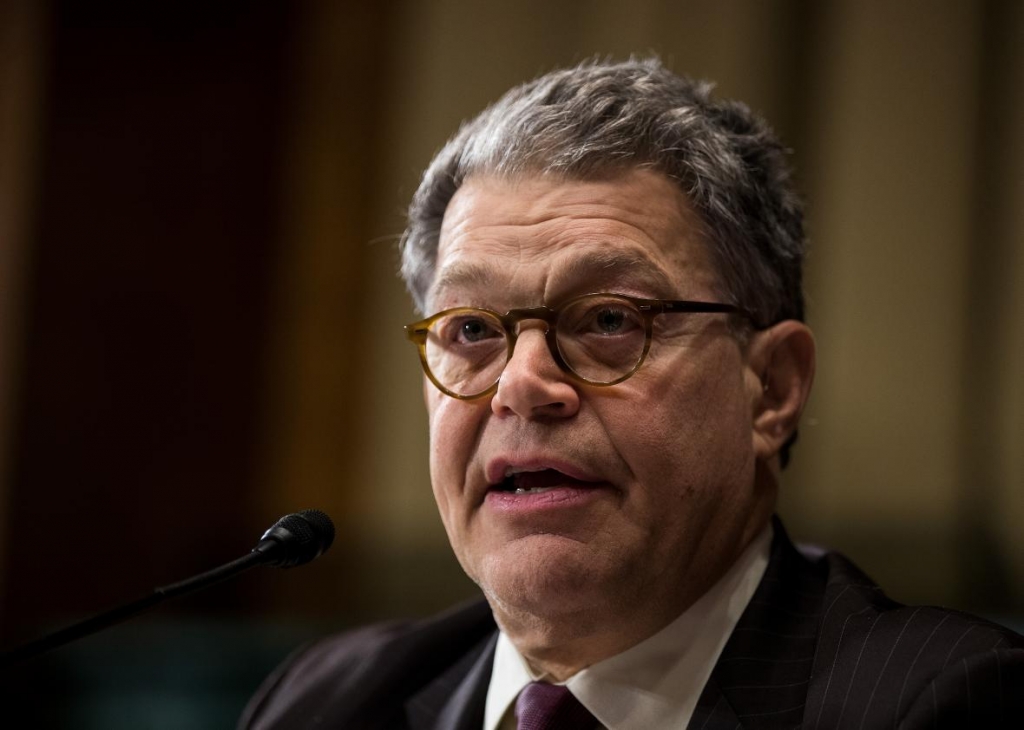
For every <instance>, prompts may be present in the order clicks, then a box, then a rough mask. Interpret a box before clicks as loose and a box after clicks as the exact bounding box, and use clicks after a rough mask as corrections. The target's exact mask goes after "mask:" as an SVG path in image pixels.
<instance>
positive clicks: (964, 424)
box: [923, 0, 1020, 612]
mask: <svg viewBox="0 0 1024 730" xmlns="http://www.w3.org/2000/svg"><path fill="white" fill-rule="evenodd" d="M978 7H979V12H980V13H981V23H980V28H981V30H980V32H981V37H980V39H979V43H978V52H979V56H978V64H977V84H976V88H977V99H976V101H975V104H976V109H977V118H976V127H975V138H974V140H973V144H974V150H975V154H974V170H973V174H974V180H973V185H972V190H973V200H972V201H971V204H972V207H973V214H972V226H971V231H970V236H971V239H970V241H968V242H967V250H968V255H967V265H968V267H969V271H968V275H967V281H968V295H967V297H968V298H967V301H968V311H967V313H966V314H967V316H966V318H965V328H966V329H965V331H964V333H963V336H962V338H961V340H960V341H961V342H962V343H963V347H964V349H963V366H962V383H963V386H962V388H961V389H960V393H961V397H962V399H963V400H962V412H963V417H962V418H961V420H960V423H961V443H962V447H963V453H964V459H963V461H962V463H963V473H962V474H961V475H960V479H959V488H960V500H959V507H960V509H959V517H960V520H959V522H960V524H959V531H960V539H961V540H962V545H961V550H960V551H959V555H960V557H961V583H960V584H961V586H962V591H963V593H962V596H961V597H960V600H959V602H958V603H959V605H961V606H964V607H968V608H972V607H973V608H976V610H984V611H988V612H992V611H997V612H998V611H1006V610H1009V609H1010V608H1012V607H1011V606H1009V605H1007V602H1008V601H1011V600H1012V591H1010V590H1009V589H1008V587H1009V581H1010V580H1011V578H1010V571H1009V568H1008V566H1007V565H1006V562H1005V559H1004V558H1003V555H1002V551H1001V549H1000V546H999V545H998V543H997V536H996V534H995V526H994V524H993V520H994V519H995V517H996V516H997V513H998V509H999V496H998V491H997V487H998V484H997V480H998V479H999V474H998V472H997V471H996V463H997V458H998V452H997V448H996V447H997V443H998V439H997V438H996V437H997V435H998V434H997V429H998V428H999V424H998V423H997V422H996V419H995V416H994V414H996V413H997V412H998V405H997V404H998V402H999V398H1000V392H999V390H1000V382H999V377H998V376H999V358H1000V355H1001V352H1000V339H1001V336H1002V335H1001V333H1004V332H1007V331H1008V330H1007V329H1006V328H1005V321H1006V317H1007V316H1008V313H1007V312H1006V311H1005V308H1004V307H1003V306H1002V304H1003V301H1004V298H1003V297H1004V294H1005V293H1006V292H1007V291H1008V288H1007V286H1005V285H1004V284H1006V282H1004V281H1003V274H1004V265H1003V262H1005V261H1006V251H1007V249H1008V247H1009V246H1012V245H1017V244H1016V243H1015V242H1013V241H1010V240H1009V239H1008V236H1007V235H1006V231H1005V230H1003V228H1002V224H1001V221H1002V220H1005V218H1006V212H1005V211H1004V210H1003V209H1002V206H1003V205H1004V204H1005V197H1004V196H1002V195H1000V194H999V190H1000V187H1001V185H1002V184H1003V183H1002V181H1003V180H1005V179H1007V178H1008V176H1009V174H1010V172H1009V170H1007V163H1008V161H1009V158H1008V157H1007V156H1006V155H1005V154H1004V145H1007V144H1010V143H1011V141H1012V140H1013V137H1014V136H1015V135H1017V134H1019V130H1016V129H1011V128H1010V127H1009V126H1008V119H1007V115H1006V114H1005V113H1004V108H1005V107H1004V105H1005V104H1006V95H1007V93H1008V91H1009V90H1010V89H1012V88H1013V84H1014V83H1015V81H1014V79H1013V78H1012V75H1011V71H1010V69H1011V68H1012V66H1011V64H1010V63H1009V61H1010V58H1011V54H1012V52H1013V49H1014V47H1015V45H1016V44H1018V43H1019V42H1020V39H1019V38H1016V37H1013V31H1014V30H1015V29H1016V28H1018V27H1020V26H1019V23H1013V22H1011V18H1012V16H1013V14H1014V13H1016V12H1020V11H1019V4H1017V3H1015V2H1013V0H1009V1H1004V0H986V1H985V2H983V3H981V4H980V5H979V6H978ZM923 123H927V121H925V122H923ZM939 397H941V394H939Z"/></svg>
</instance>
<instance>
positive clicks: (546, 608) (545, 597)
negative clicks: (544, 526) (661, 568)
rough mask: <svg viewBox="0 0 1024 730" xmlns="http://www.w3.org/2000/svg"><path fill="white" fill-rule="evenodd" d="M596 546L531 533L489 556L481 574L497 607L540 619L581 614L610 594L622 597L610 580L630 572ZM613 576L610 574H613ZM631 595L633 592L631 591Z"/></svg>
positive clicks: (488, 595) (487, 594)
mask: <svg viewBox="0 0 1024 730" xmlns="http://www.w3.org/2000/svg"><path fill="white" fill-rule="evenodd" d="M596 552H597V551H595V550H594V549H593V548H592V546H590V545H587V544H585V543H581V542H579V541H577V540H572V539H569V538H565V537H561V536H557V535H532V536H530V537H527V538H521V539H520V540H517V541H515V542H514V543H512V544H507V545H505V546H503V547H502V549H500V550H498V551H495V552H493V553H491V554H490V555H488V556H487V557H486V558H485V559H484V560H483V562H482V564H481V566H480V572H479V575H478V576H477V578H478V580H477V582H478V583H479V585H480V587H481V588H482V589H483V591H484V594H485V595H486V596H487V598H488V600H489V601H490V603H491V605H492V607H494V608H495V609H497V610H500V611H502V612H505V613H509V614H520V615H522V614H528V615H533V616H538V617H545V616H549V617H552V618H554V617H556V616H572V615H578V614H579V613H580V612H584V611H592V610H594V609H595V608H596V607H597V606H598V605H599V603H600V601H602V600H607V599H608V597H609V596H620V595H623V594H622V593H621V592H620V591H621V590H622V589H621V588H619V589H614V588H610V587H609V585H610V584H615V583H619V582H620V581H617V580H615V579H614V578H613V577H612V576H613V575H614V574H616V573H620V574H623V573H628V571H627V570H625V568H624V566H617V567H618V570H615V567H616V566H612V565H609V560H608V558H607V556H603V555H600V554H595V553H596ZM610 574H611V575H610ZM626 595H628V593H627V594H626Z"/></svg>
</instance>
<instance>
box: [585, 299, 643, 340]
mask: <svg viewBox="0 0 1024 730" xmlns="http://www.w3.org/2000/svg"><path fill="white" fill-rule="evenodd" d="M568 314H569V317H568V318H567V322H566V324H569V325H570V327H571V330H570V331H572V332H574V333H575V334H576V336H585V335H597V336H602V337H612V336H623V335H631V334H634V333H636V332H638V331H643V318H642V317H641V315H640V313H639V312H637V311H636V310H635V309H634V308H633V307H631V306H629V305H628V304H626V303H623V302H618V301H603V302H592V303H590V306H587V307H586V308H585V309H583V308H581V309H580V310H579V311H577V310H575V309H573V310H572V311H570V312H569V313H568Z"/></svg>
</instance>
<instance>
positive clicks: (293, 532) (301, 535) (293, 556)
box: [0, 509, 334, 669]
mask: <svg viewBox="0 0 1024 730" xmlns="http://www.w3.org/2000/svg"><path fill="white" fill-rule="evenodd" d="M333 542H334V523H333V522H331V518H330V517H328V516H327V515H326V514H325V513H323V512H321V511H320V510H315V509H307V510H303V511H302V512H296V513H294V514H290V515H285V516H284V517H282V518H281V519H279V520H278V521H277V522H275V523H274V524H273V526H272V527H271V528H270V529H269V530H267V531H266V532H265V533H263V537H261V538H260V541H259V542H258V543H257V544H256V547H254V548H253V549H252V550H251V551H250V552H249V553H248V554H247V555H243V556H242V557H240V558H238V559H237V560H233V561H231V562H230V563H226V564H224V565H221V566H220V567H218V568H214V569H213V570H208V571H207V572H205V573H200V574H199V575H195V576H192V577H191V578H186V579H185V580H183V581H179V582H178V583H171V584H170V585H166V586H162V587H158V588H154V589H153V592H152V593H151V594H150V595H148V596H145V597H143V598H140V599H139V600H137V601H133V602H131V603H127V604H125V605H123V606H119V607H117V608H115V609H113V610H110V611H107V612H106V613H101V614H99V615H98V616H93V617H92V618H89V619H86V620H84V621H80V622H78V623H76V624H72V625H71V626H68V627H66V628H64V629H61V630H59V631H57V632H55V633H52V634H49V635H47V636H44V637H42V638H41V639H37V640H36V641H32V642H29V643H28V644H24V645H22V646H20V647H18V648H16V649H12V650H10V651H6V652H3V653H0V669H3V668H6V667H7V666H9V665H11V664H13V663H15V662H19V661H23V660H25V659H28V658H30V657H33V656H36V655H38V654H42V653H43V652H44V651H48V650H50V649H54V648H56V647H58V646H62V645H64V644H67V643H70V642H72V641H74V640H75V639H80V638H82V637H84V636H88V635H89V634H93V633H95V632H97V631H99V630H101V629H105V628H107V627H108V626H112V625H114V624H116V623H120V622H121V621H124V620H125V619H128V618H131V617H132V616H135V615H136V614H139V613H142V612H143V611H145V610H147V609H149V608H152V607H153V606H155V605H156V604H158V603H161V602H163V601H165V600H167V599H168V598H175V597H177V596H183V595H185V594H187V593H192V592H193V591H197V590H199V589H201V588H206V587H208V586H211V585H213V584H215V583H220V582H221V581H224V580H227V579H228V578H233V577H235V576H236V575H238V574H239V573H242V572H243V571H246V570H248V569H249V568H252V567H255V566H257V565H273V566H276V567H279V568H293V567H295V566H297V565H305V564H306V563H308V562H310V561H311V560H314V559H315V558H318V557H320V556H321V555H323V554H324V553H325V552H327V549H328V548H329V547H330V546H331V543H333Z"/></svg>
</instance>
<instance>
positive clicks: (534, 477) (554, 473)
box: [491, 469, 594, 494]
mask: <svg viewBox="0 0 1024 730" xmlns="http://www.w3.org/2000/svg"><path fill="white" fill-rule="evenodd" d="M592 486H594V484H593V483H592V482H584V481H582V480H580V479H574V478H573V477H571V476H569V475H568V474H563V473H562V472H560V471H558V470H557V469H542V470H541V471H524V472H518V473H515V474H509V475H507V476H506V477H505V478H504V479H502V480H501V481H500V482H498V483H497V484H495V485H494V486H493V487H491V488H492V489H493V490H496V491H499V492H504V493H506V494H543V493H544V492H550V491H552V490H554V489H582V488H586V487H592Z"/></svg>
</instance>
